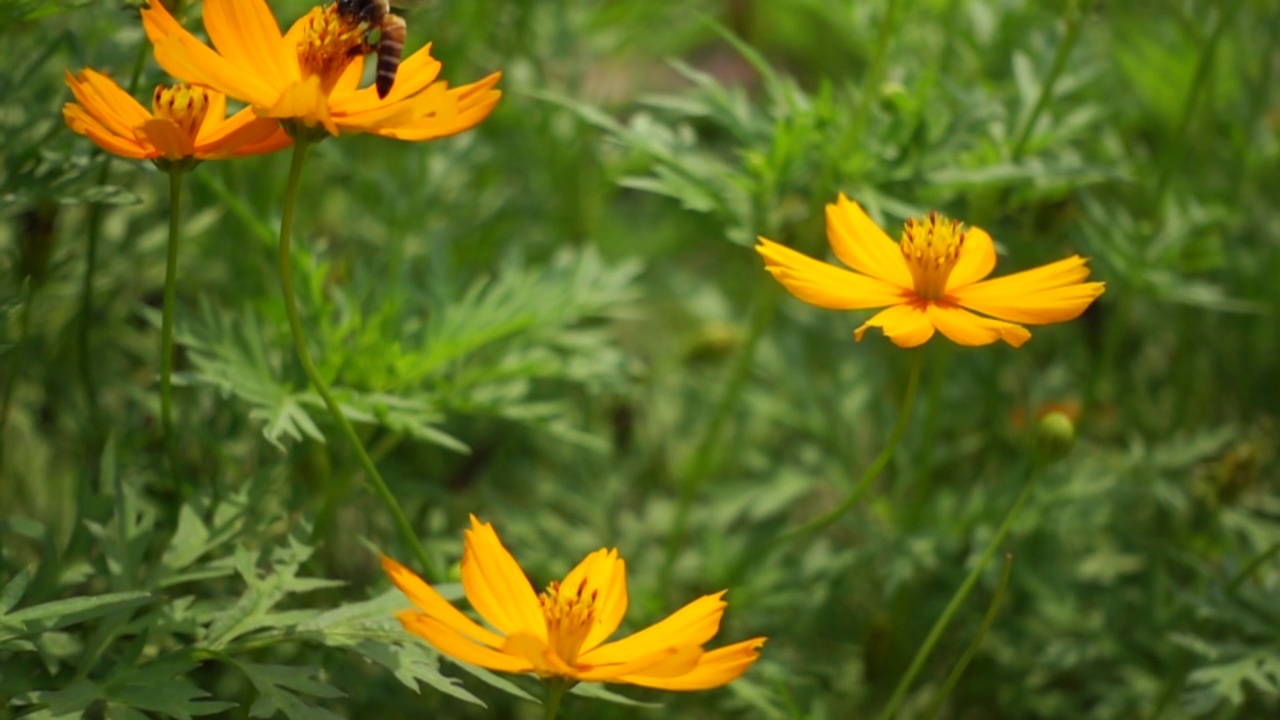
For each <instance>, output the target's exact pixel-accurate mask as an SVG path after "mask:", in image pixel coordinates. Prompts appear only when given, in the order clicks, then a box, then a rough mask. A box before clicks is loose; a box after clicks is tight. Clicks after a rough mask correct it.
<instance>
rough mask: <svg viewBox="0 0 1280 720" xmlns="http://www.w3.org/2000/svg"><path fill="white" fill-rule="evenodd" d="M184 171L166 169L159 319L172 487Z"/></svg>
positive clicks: (163, 419)
mask: <svg viewBox="0 0 1280 720" xmlns="http://www.w3.org/2000/svg"><path fill="white" fill-rule="evenodd" d="M185 174H186V171H185V170H184V169H183V168H181V167H180V166H179V164H175V166H174V168H172V169H170V170H169V248H168V254H167V257H166V259H165V268H164V309H163V315H162V319H161V321H160V423H161V425H162V426H163V428H164V448H165V452H166V453H167V454H168V457H169V472H170V474H172V476H173V482H174V485H175V487H177V488H179V489H180V490H181V489H182V488H183V483H182V482H181V481H179V479H178V451H177V446H176V445H175V443H174V439H173V397H172V395H173V315H174V305H175V304H176V298H177V294H178V293H177V285H178V283H177V277H178V239H179V237H180V235H181V234H182V178H183V175H185Z"/></svg>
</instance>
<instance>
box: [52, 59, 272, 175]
mask: <svg viewBox="0 0 1280 720" xmlns="http://www.w3.org/2000/svg"><path fill="white" fill-rule="evenodd" d="M66 79H67V85H68V86H70V87H71V92H72V93H73V94H74V95H75V102H69V103H67V104H66V105H64V106H63V108H62V116H63V117H64V118H65V119H66V121H67V125H68V126H70V128H71V129H72V130H74V131H75V132H77V133H79V134H81V135H84V136H85V137H87V138H89V139H90V140H92V141H93V142H94V143H95V144H96V145H98V147H101V148H102V149H103V150H106V151H107V152H110V153H113V154H115V155H119V156H121V157H127V158H133V159H137V160H157V161H176V160H184V159H192V158H194V159H197V160H207V159H214V158H225V157H240V156H244V155H258V154H261V153H269V152H275V151H276V150H279V149H281V148H284V147H288V145H289V143H290V142H291V140H290V139H289V136H288V135H286V134H285V132H284V131H283V130H282V129H281V128H280V124H279V123H277V122H275V121H274V120H271V119H269V118H259V117H257V116H256V115H254V114H253V111H252V110H250V109H248V108H246V109H244V110H241V111H240V112H238V113H236V114H235V115H232V116H231V117H227V98H226V96H225V95H223V94H222V93H220V92H218V91H216V90H210V89H208V88H205V87H199V86H193V85H186V84H182V83H179V84H177V85H173V86H169V87H166V86H164V85H161V86H158V87H156V90H155V93H154V94H153V96H152V106H151V110H150V111H148V110H147V109H146V108H144V107H143V106H142V104H141V103H139V102H138V101H137V100H135V99H134V98H133V96H132V95H130V94H129V93H127V92H125V91H124V89H123V88H121V87H120V86H119V85H117V84H116V82H115V81H114V80H112V79H111V78H109V77H107V76H106V75H103V74H102V73H100V72H97V71H95V70H91V69H89V68H85V69H84V70H81V71H80V72H78V73H76V74H74V75H73V74H71V73H70V72H68V73H67V75H66Z"/></svg>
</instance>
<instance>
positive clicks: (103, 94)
mask: <svg viewBox="0 0 1280 720" xmlns="http://www.w3.org/2000/svg"><path fill="white" fill-rule="evenodd" d="M65 78H66V82H67V86H68V87H70V88H71V93H72V94H73V95H75V97H76V101H77V102H79V103H80V105H81V106H82V107H83V108H84V109H85V111H86V112H88V113H89V114H90V115H92V116H93V117H95V118H97V120H98V122H99V123H101V124H102V125H103V126H104V127H106V128H107V129H109V130H110V131H111V132H112V133H113V134H115V135H117V136H120V137H130V136H132V135H133V129H134V128H136V127H137V126H139V125H141V124H142V123H144V122H146V121H147V120H148V119H149V118H150V117H151V113H149V112H147V109H146V108H144V107H143V106H142V105H141V104H140V103H139V102H138V101H137V100H135V99H134V97H133V96H132V95H130V94H129V93H127V92H125V90H124V88H122V87H120V86H119V85H117V84H116V82H115V81H114V80H112V79H111V78H110V77H107V76H106V75H103V74H102V73H100V72H98V71H96V70H94V69H92V68H85V69H83V70H81V71H80V72H79V73H77V74H76V75H72V74H71V73H69V72H67V73H65Z"/></svg>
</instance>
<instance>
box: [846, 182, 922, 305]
mask: <svg viewBox="0 0 1280 720" xmlns="http://www.w3.org/2000/svg"><path fill="white" fill-rule="evenodd" d="M827 240H828V241H829V242H830V243H831V249H832V250H833V251H834V252H835V254H836V257H838V258H840V262H842V263H844V264H845V265H848V266H849V267H851V268H853V269H854V270H857V271H858V272H860V273H862V274H863V275H867V276H869V277H873V278H876V279H877V280H883V281H885V282H887V283H890V284H893V285H897V286H898V287H906V288H909V287H912V281H911V271H910V270H909V269H908V268H907V263H906V261H904V260H903V259H902V251H901V250H900V249H899V248H898V244H897V243H895V242H894V241H893V240H891V239H890V238H889V236H888V235H887V234H885V232H884V230H881V229H880V226H879V225H876V224H875V222H874V221H872V219H871V218H870V217H868V216H867V213H866V212H864V211H863V210H862V206H861V205H859V204H858V203H856V202H853V201H852V200H850V199H849V198H847V197H845V196H844V193H840V198H839V200H837V201H836V203H834V204H829V205H827Z"/></svg>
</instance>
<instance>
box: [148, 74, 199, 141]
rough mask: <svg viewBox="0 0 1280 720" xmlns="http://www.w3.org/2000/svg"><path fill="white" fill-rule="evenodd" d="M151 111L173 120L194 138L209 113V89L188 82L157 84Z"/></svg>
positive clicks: (157, 115) (158, 115)
mask: <svg viewBox="0 0 1280 720" xmlns="http://www.w3.org/2000/svg"><path fill="white" fill-rule="evenodd" d="M151 111H152V114H153V115H155V116H156V117H158V118H164V119H166V120H171V121H173V123H174V124H176V125H177V126H178V127H179V128H181V129H182V132H183V133H185V134H186V135H187V136H188V137H190V138H192V139H193V140H194V139H195V137H196V135H197V133H199V132H200V127H201V126H202V125H204V119H205V116H206V115H207V114H208V113H209V91H208V90H206V89H205V88H202V87H198V86H194V85H187V84H186V83H179V84H177V85H174V86H172V87H165V86H164V85H157V86H156V91H155V95H154V96H153V98H152V102H151Z"/></svg>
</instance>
